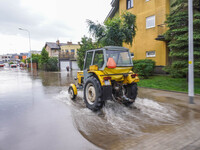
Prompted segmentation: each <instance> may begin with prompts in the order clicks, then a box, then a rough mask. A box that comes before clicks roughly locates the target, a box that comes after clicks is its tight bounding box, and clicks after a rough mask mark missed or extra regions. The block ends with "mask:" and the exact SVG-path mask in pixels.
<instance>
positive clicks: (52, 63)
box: [46, 57, 58, 71]
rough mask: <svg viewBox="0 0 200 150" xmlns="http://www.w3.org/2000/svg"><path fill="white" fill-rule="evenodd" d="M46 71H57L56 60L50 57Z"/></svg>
mask: <svg viewBox="0 0 200 150" xmlns="http://www.w3.org/2000/svg"><path fill="white" fill-rule="evenodd" d="M46 70H47V71H58V58H57V57H50V58H49V59H48V61H47V63H46Z"/></svg>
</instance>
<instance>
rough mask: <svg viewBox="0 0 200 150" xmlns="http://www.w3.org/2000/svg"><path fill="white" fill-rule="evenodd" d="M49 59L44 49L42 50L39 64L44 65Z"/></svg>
mask: <svg viewBox="0 0 200 150" xmlns="http://www.w3.org/2000/svg"><path fill="white" fill-rule="evenodd" d="M48 59H49V53H48V52H47V51H46V49H45V48H43V49H42V52H41V64H42V65H44V64H46V63H47V62H48Z"/></svg>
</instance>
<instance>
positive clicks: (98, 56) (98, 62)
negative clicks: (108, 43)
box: [93, 51, 104, 68]
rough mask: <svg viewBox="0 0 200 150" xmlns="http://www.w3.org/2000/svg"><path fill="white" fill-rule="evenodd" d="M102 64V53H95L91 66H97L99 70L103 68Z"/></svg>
mask: <svg viewBox="0 0 200 150" xmlns="http://www.w3.org/2000/svg"><path fill="white" fill-rule="evenodd" d="M103 64H104V56H103V51H96V52H95V54H94V61H93V65H97V66H98V68H101V67H103Z"/></svg>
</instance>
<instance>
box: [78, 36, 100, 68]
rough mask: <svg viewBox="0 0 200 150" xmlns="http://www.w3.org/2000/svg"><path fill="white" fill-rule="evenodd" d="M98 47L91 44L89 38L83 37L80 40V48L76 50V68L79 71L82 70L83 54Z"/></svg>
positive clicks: (95, 44)
mask: <svg viewBox="0 0 200 150" xmlns="http://www.w3.org/2000/svg"><path fill="white" fill-rule="evenodd" d="M98 47H99V45H98V44H97V43H93V42H92V39H91V38H88V37H86V36H84V37H83V38H82V39H81V44H80V48H79V49H78V50H77V55H78V58H77V62H78V67H79V68H80V69H81V70H83V65H84V58H85V52H86V51H87V50H91V49H95V48H98Z"/></svg>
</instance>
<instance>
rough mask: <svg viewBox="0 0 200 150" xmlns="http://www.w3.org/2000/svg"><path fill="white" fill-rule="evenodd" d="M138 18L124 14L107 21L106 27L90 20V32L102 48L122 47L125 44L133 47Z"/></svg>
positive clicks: (127, 13)
mask: <svg viewBox="0 0 200 150" xmlns="http://www.w3.org/2000/svg"><path fill="white" fill-rule="evenodd" d="M135 22H136V16H135V15H133V14H131V13H130V12H124V13H123V14H122V15H121V16H115V17H114V18H112V19H108V20H107V21H105V23H104V25H101V24H99V23H94V22H93V21H91V20H88V21H87V23H88V26H89V31H90V33H92V35H93V36H94V37H95V38H96V40H97V42H99V43H101V45H102V46H108V45H113V46H122V44H123V42H125V43H127V44H130V45H132V42H133V38H134V37H135V35H136V25H135Z"/></svg>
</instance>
